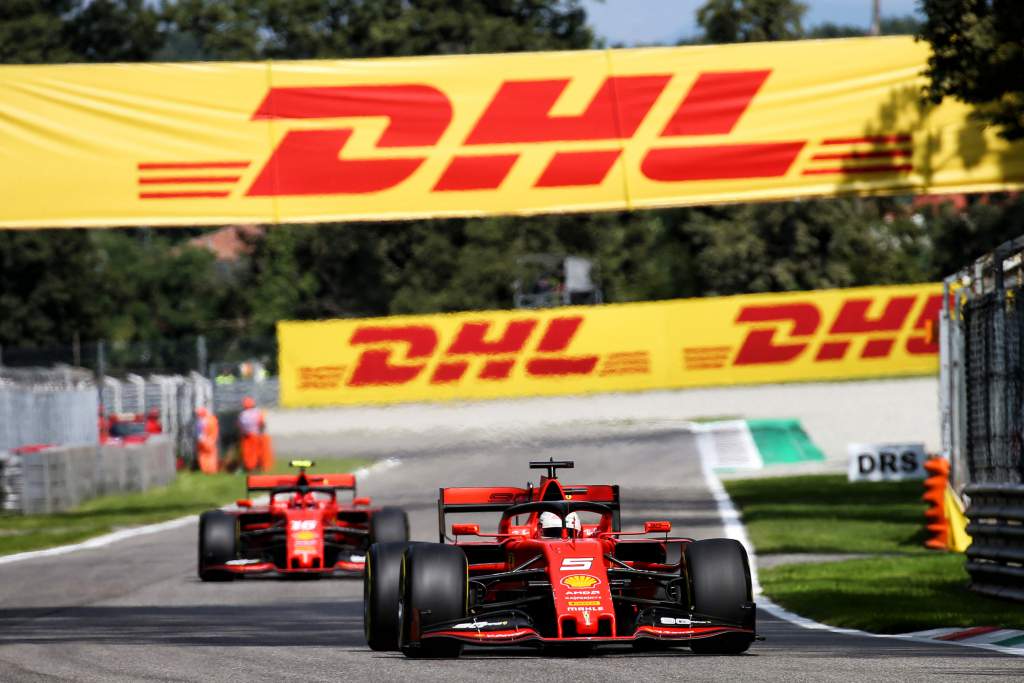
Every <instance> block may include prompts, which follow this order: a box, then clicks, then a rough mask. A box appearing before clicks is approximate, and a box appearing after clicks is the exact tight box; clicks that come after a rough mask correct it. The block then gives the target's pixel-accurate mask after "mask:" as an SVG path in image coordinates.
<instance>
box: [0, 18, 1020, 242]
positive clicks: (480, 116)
mask: <svg viewBox="0 0 1024 683" xmlns="http://www.w3.org/2000/svg"><path fill="white" fill-rule="evenodd" d="M927 54H928V47H927V45H926V44H924V43H915V42H914V41H913V39H911V38H909V37H883V38H851V39H842V40H820V41H799V42H791V43H785V42H782V43H757V44H746V45H722V46H697V47H679V48H648V49H631V50H607V51H582V52H550V53H532V54H531V53H523V54H502V55H478V56H451V57H417V58H406V59H379V60H348V61H327V60H322V61H296V62H272V63H266V62H261V63H185V64H130V65H129V64H114V65H69V66H3V67H0V131H2V134H0V186H2V187H3V188H4V201H3V202H2V203H0V227H35V226H43V227H46V226H78V225H88V226H116V225H139V224H146V225H159V224H166V225H173V224H181V225H184V224H189V225H194V224H226V223H234V222H262V223H274V222H297V221H308V222H314V221H347V220H388V219H400V218H410V217H426V216H435V217H436V216H469V215H488V214H509V213H539V212H551V211H592V210H602V209H615V210H618V209H633V208H648V207H660V206H681V205H693V204H711V203H717V202H745V201H758V200H769V199H783V198H792V197H805V196H823V195H836V194H844V193H861V194H863V193H892V192H935V193H937V192H952V191H983V190H997V189H1007V188H1012V187H1021V186H1024V144H1018V145H1015V146H1011V145H1010V144H1009V143H1006V142H1004V141H1002V140H1000V139H999V138H998V137H996V135H995V134H994V133H993V132H992V131H990V130H985V129H983V128H981V127H980V126H978V125H976V124H974V123H972V122H970V121H969V120H968V109H967V108H966V107H965V106H962V105H959V104H957V103H955V102H952V101H951V102H947V103H944V104H942V105H941V106H938V107H934V108H927V107H924V106H923V105H922V104H921V102H920V92H921V86H922V84H923V79H922V77H921V76H920V72H921V71H922V69H923V67H924V65H925V61H926V58H927Z"/></svg>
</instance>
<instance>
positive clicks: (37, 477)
mask: <svg viewBox="0 0 1024 683" xmlns="http://www.w3.org/2000/svg"><path fill="white" fill-rule="evenodd" d="M174 476H175V458H174V445H173V442H172V441H171V439H170V438H168V437H166V436H157V437H152V438H150V439H149V440H147V441H146V443H142V444H130V445H121V446H110V445H108V446H91V445H85V446H63V447H57V448H47V449H45V450H40V451H38V452H35V453H22V454H13V453H6V454H0V508H2V509H3V510H5V511H8V512H20V513H22V514H26V515H28V514H39V513H47V512H59V511H61V510H68V509H70V508H73V507H75V506H76V505H79V504H81V503H83V502H85V501H86V500H89V499H90V498H95V497H96V496H101V495H104V494H109V493H120V492H124V491H145V490H146V489H149V488H152V487H154V486H163V485H165V484H169V483H171V481H173V480H174Z"/></svg>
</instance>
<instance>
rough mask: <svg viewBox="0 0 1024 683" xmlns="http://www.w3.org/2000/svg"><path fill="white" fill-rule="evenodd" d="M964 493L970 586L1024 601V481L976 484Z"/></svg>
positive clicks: (995, 594)
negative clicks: (968, 537)
mask: <svg viewBox="0 0 1024 683" xmlns="http://www.w3.org/2000/svg"><path fill="white" fill-rule="evenodd" d="M965 493H966V494H967V495H968V496H969V497H970V501H971V502H970V505H969V506H968V508H967V517H968V519H970V520H971V521H970V523H969V524H968V525H967V533H968V534H970V535H971V538H972V539H973V542H972V543H971V545H970V546H969V547H968V548H967V573H968V574H970V575H971V586H970V588H971V590H974V591H976V592H978V593H984V594H986V595H991V596H993V597H999V598H1007V599H1011V600H1020V601H1024V485H1020V484H975V485H972V486H968V487H967V488H966V490H965Z"/></svg>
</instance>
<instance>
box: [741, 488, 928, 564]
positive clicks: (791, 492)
mask: <svg viewBox="0 0 1024 683" xmlns="http://www.w3.org/2000/svg"><path fill="white" fill-rule="evenodd" d="M723 483H724V485H725V488H726V490H727V491H728V492H729V496H730V497H732V500H733V503H734V504H735V505H736V506H737V507H738V508H739V509H740V510H742V512H743V522H744V524H746V526H747V533H748V534H749V536H750V540H751V541H752V542H753V544H754V547H756V548H757V552H758V553H761V554H764V553H892V552H901V553H917V554H922V555H923V554H925V553H926V552H927V551H926V550H925V549H924V546H923V545H922V543H923V542H924V539H925V531H924V524H923V521H924V510H925V504H924V503H922V502H921V501H920V498H921V494H922V493H923V492H924V491H923V489H922V487H921V482H919V481H901V482H863V483H857V484H851V483H849V482H847V481H846V477H845V476H841V475H840V476H836V475H810V476H799V477H771V478H768V479H738V480H734V481H726V482H723Z"/></svg>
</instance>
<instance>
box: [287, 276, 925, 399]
mask: <svg viewBox="0 0 1024 683" xmlns="http://www.w3.org/2000/svg"><path fill="white" fill-rule="evenodd" d="M941 305H942V285H941V284H928V285H911V286H898V287H866V288H858V289H837V290H823V291H813V292H795V293H786V294H750V295H743V296H732V297H719V298H707V299H678V300H673V301H659V302H648V303H636V304H614V305H606V306H573V307H566V308H554V309H543V310H515V311H481V312H472V313H456V314H447V315H425V316H401V317H389V318H364V319H354V320H353V319H349V320H324V321H316V322H281V323H278V327H277V335H278V344H279V350H280V358H279V360H280V363H279V365H280V368H279V371H280V378H281V400H282V402H283V404H284V405H285V406H289V407H298V406H323V405H341V404H366V403H398V402H404V401H437V400H449V399H487V398H509V397H520V396H547V395H557V394H583V393H590V392H602V391H634V390H644V389H670V388H684V387H703V386H717V385H729V384H763V383H776V382H796V381H822V380H839V379H857V378H873V377H898V376H907V375H922V374H931V373H935V372H937V371H938V342H937V334H936V327H935V325H936V320H937V319H938V314H939V310H940V308H941Z"/></svg>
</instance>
